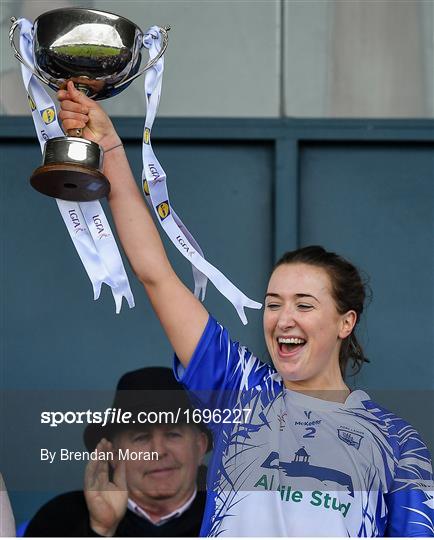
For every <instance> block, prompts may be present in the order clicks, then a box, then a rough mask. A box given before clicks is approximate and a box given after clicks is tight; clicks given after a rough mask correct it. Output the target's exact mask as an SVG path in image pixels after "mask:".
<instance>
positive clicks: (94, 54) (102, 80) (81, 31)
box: [9, 8, 169, 201]
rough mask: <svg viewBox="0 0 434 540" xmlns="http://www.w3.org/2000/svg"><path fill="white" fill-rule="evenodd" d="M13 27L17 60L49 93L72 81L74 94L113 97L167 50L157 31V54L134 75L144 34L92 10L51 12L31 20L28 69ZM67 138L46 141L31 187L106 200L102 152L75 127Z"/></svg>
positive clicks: (73, 197) (54, 194) (120, 19)
mask: <svg viewBox="0 0 434 540" xmlns="http://www.w3.org/2000/svg"><path fill="white" fill-rule="evenodd" d="M18 24H19V21H17V20H16V19H12V25H11V29H10V33H9V35H10V43H11V46H12V48H13V50H14V53H15V56H16V58H17V59H18V60H19V61H20V62H22V63H23V64H24V65H25V66H26V67H27V68H29V69H30V70H31V71H32V73H33V74H34V75H35V76H36V77H37V78H38V79H39V80H40V81H42V82H43V83H44V84H46V85H48V86H49V87H50V88H52V89H53V90H56V91H57V90H59V89H62V88H65V87H66V83H67V82H68V81H72V82H73V83H74V84H75V86H76V87H77V88H78V90H80V91H81V92H83V93H85V94H86V95H87V96H88V97H90V98H92V99H95V100H100V99H107V98H110V97H112V96H114V95H116V94H118V93H119V92H121V91H122V90H124V89H125V88H127V87H128V86H129V85H130V84H131V82H132V81H133V80H134V79H135V78H137V77H139V76H140V75H141V74H142V73H144V72H145V71H146V70H147V69H149V68H150V67H152V66H153V65H154V64H155V63H156V62H157V61H158V60H159V58H160V57H161V56H162V55H163V54H164V52H165V50H166V48H167V41H168V39H167V31H168V30H169V28H160V33H161V35H162V38H163V43H162V48H161V51H160V53H159V55H157V57H155V58H154V59H152V60H150V61H149V62H148V63H147V64H146V65H145V66H144V67H143V68H142V69H141V70H140V71H139V69H140V65H141V60H142V55H141V49H142V48H143V47H144V43H143V38H144V35H145V34H144V33H143V32H142V30H141V29H140V28H139V27H138V26H137V25H136V24H134V23H133V22H131V21H129V20H128V19H126V18H124V17H121V16H119V15H115V14H114V13H109V12H104V11H98V10H94V9H85V8H68V9H55V10H52V11H48V12H46V13H43V14H42V15H40V16H39V17H38V18H37V19H36V20H35V22H34V25H33V51H32V52H33V62H34V69H32V67H31V66H29V65H28V64H27V63H26V62H25V60H24V59H23V57H22V55H21V54H20V53H19V52H18V50H17V49H16V47H15V44H14V33H15V30H16V28H17V26H18ZM53 119H54V117H53ZM44 121H46V123H47V121H48V122H50V121H52V119H50V118H48V119H44ZM68 135H70V136H69V137H57V138H55V139H50V140H49V141H48V142H47V144H46V147H45V150H44V158H43V164H42V165H41V166H40V167H38V168H37V169H36V170H35V171H34V172H33V174H32V176H31V179H30V183H31V184H32V186H33V187H34V188H35V189H37V190H38V191H40V192H41V193H44V194H45V195H49V196H51V197H56V198H59V199H65V200H70V201H91V200H96V199H100V198H102V197H105V196H107V195H108V193H109V191H110V184H109V182H108V180H107V179H106V177H105V176H104V174H103V173H102V164H103V150H102V148H101V147H100V146H99V145H98V144H96V143H94V142H90V141H86V140H84V139H81V138H80V137H81V130H79V129H78V130H72V132H69V133H68Z"/></svg>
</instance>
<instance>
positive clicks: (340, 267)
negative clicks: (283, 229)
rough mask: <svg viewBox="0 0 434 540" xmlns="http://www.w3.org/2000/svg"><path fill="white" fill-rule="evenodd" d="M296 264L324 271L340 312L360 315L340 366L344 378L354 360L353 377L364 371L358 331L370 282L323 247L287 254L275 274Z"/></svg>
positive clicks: (343, 346)
mask: <svg viewBox="0 0 434 540" xmlns="http://www.w3.org/2000/svg"><path fill="white" fill-rule="evenodd" d="M294 263H303V264H310V265H311V266H316V267H318V268H323V269H324V270H325V271H326V272H327V274H328V276H329V278H330V281H331V283H332V296H333V299H334V301H335V303H336V309H337V311H338V313H340V314H341V315H343V314H344V313H346V312H347V311H350V310H353V311H355V312H356V313H357V321H356V325H355V326H354V328H353V331H352V332H351V334H350V335H349V336H348V337H346V338H345V339H344V340H343V341H342V344H341V349H340V351H339V367H340V369H341V373H342V377H345V375H346V370H347V366H348V362H349V360H350V359H351V360H352V366H351V367H352V369H353V373H352V375H355V374H356V373H358V372H359V371H360V369H361V368H362V365H363V363H364V362H369V360H368V359H367V358H366V357H365V355H364V353H363V350H362V347H361V346H360V344H359V342H358V340H357V337H356V335H355V329H356V326H357V325H358V323H359V321H360V317H361V315H362V313H363V308H364V304H365V299H366V289H367V283H366V281H365V282H363V281H362V278H361V276H360V273H359V271H358V270H357V268H356V267H355V266H354V265H353V264H351V263H350V262H349V261H347V260H346V259H344V258H343V257H341V256H340V255H337V254H336V253H332V252H329V251H326V250H325V249H324V248H323V247H321V246H307V247H304V248H300V249H297V250H295V251H288V252H286V253H284V254H283V255H282V257H281V258H280V259H279V260H278V261H277V263H276V264H275V266H274V268H273V271H274V270H275V269H276V268H277V267H279V266H281V265H283V264H294Z"/></svg>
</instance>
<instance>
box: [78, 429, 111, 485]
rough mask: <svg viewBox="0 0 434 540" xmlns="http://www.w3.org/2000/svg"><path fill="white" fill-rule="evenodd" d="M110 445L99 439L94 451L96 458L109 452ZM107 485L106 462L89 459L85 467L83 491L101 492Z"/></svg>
mask: <svg viewBox="0 0 434 540" xmlns="http://www.w3.org/2000/svg"><path fill="white" fill-rule="evenodd" d="M111 448H112V445H111V443H109V442H108V441H107V440H106V439H101V441H100V442H99V443H98V444H97V446H96V448H95V451H96V452H97V457H98V456H99V455H100V454H99V453H100V452H107V451H110V450H111ZM108 484H109V464H108V461H104V460H101V459H91V460H90V461H89V463H88V464H87V466H86V469H85V473H84V489H85V491H101V490H103V489H104V488H106V487H107V486H108Z"/></svg>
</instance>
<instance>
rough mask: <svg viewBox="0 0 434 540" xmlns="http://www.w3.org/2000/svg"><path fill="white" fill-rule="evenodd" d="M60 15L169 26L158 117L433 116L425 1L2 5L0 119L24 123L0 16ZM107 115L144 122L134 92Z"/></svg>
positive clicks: (433, 35) (155, 0) (44, 0)
mask: <svg viewBox="0 0 434 540" xmlns="http://www.w3.org/2000/svg"><path fill="white" fill-rule="evenodd" d="M64 6H86V7H91V6H92V7H94V8H96V9H98V8H100V9H103V10H111V11H113V12H115V13H118V14H119V15H123V16H124V17H127V18H129V19H131V20H132V21H134V22H135V23H136V24H137V25H138V26H140V27H141V28H142V29H143V30H145V29H146V28H148V27H149V26H151V25H154V24H159V25H166V24H171V25H172V30H171V32H170V46H169V49H168V52H167V57H166V65H167V70H166V74H165V83H164V85H163V95H164V99H163V100H162V103H161V115H162V116H169V117H243V118H246V117H254V118H259V117H265V118H270V117H272V118H276V117H280V116H290V117H293V116H296V117H297V116H298V117H325V118H330V117H356V118H360V117H381V118H386V117H392V118H393V117H399V118H406V117H407V118H408V117H413V118H414V117H418V118H426V117H433V116H434V3H433V1H432V0H344V1H342V0H201V1H199V0H163V1H161V0H134V1H132V0H124V1H122V2H116V1H114V0H88V1H83V0H59V1H56V2H54V1H53V0H18V1H17V0H15V1H13V2H12V1H9V0H6V1H2V2H1V3H0V9H1V34H2V35H1V42H2V45H3V46H2V51H1V72H2V75H1V81H0V83H1V107H2V110H3V113H5V114H26V113H27V101H26V99H25V95H24V92H23V91H21V82H20V76H19V69H18V65H17V62H16V60H15V59H13V57H12V55H11V54H10V51H9V46H8V45H7V33H8V28H9V17H10V16H11V15H15V16H16V17H18V16H24V17H27V18H28V19H30V20H34V19H35V18H36V17H37V16H38V15H39V14H40V13H42V12H44V11H48V10H50V9H55V8H61V7H64ZM107 110H108V111H109V112H110V113H111V114H116V115H119V116H135V115H142V114H143V94H142V83H141V82H139V81H136V82H135V84H133V85H132V86H131V87H130V88H129V89H128V90H126V91H125V92H124V93H123V94H122V95H120V96H118V97H117V98H116V99H113V100H110V101H108V102H107Z"/></svg>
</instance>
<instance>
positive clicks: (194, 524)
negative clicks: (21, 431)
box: [24, 491, 206, 537]
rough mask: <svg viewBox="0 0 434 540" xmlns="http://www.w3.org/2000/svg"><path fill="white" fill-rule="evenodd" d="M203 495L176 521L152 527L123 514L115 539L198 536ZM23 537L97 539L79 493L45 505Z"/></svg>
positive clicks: (147, 522)
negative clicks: (83, 537) (124, 537)
mask: <svg viewBox="0 0 434 540" xmlns="http://www.w3.org/2000/svg"><path fill="white" fill-rule="evenodd" d="M205 498H206V493H205V492H204V491H198V492H197V495H196V498H195V499H194V501H193V503H192V505H191V506H190V507H189V508H188V509H187V510H186V511H185V512H184V513H183V514H181V515H180V516H179V517H177V518H174V519H172V520H170V521H168V522H167V523H165V524H163V525H160V526H156V525H153V524H152V523H151V522H150V521H148V520H147V519H145V518H142V517H140V516H138V515H136V514H135V513H134V512H131V510H127V512H126V514H125V516H124V518H123V519H122V521H121V522H120V524H119V527H118V528H117V530H116V534H115V536H135V537H137V536H155V537H167V536H184V537H185V536H199V531H200V526H201V523H202V517H203V512H204V508H205ZM24 536H50V537H52V536H58V537H68V536H69V537H70V536H81V537H82V536H93V537H95V536H98V535H97V534H96V533H94V532H93V530H92V529H91V528H90V526H89V511H88V509H87V506H86V501H85V498H84V494H83V492H82V491H71V492H70V493H64V494H63V495H59V496H58V497H55V498H54V499H52V500H51V501H49V502H48V503H46V504H45V505H44V506H43V507H42V508H41V509H40V510H39V511H38V512H37V514H36V515H35V517H34V518H33V519H32V520H31V522H30V523H29V525H28V526H27V529H26V532H25V534H24Z"/></svg>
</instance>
